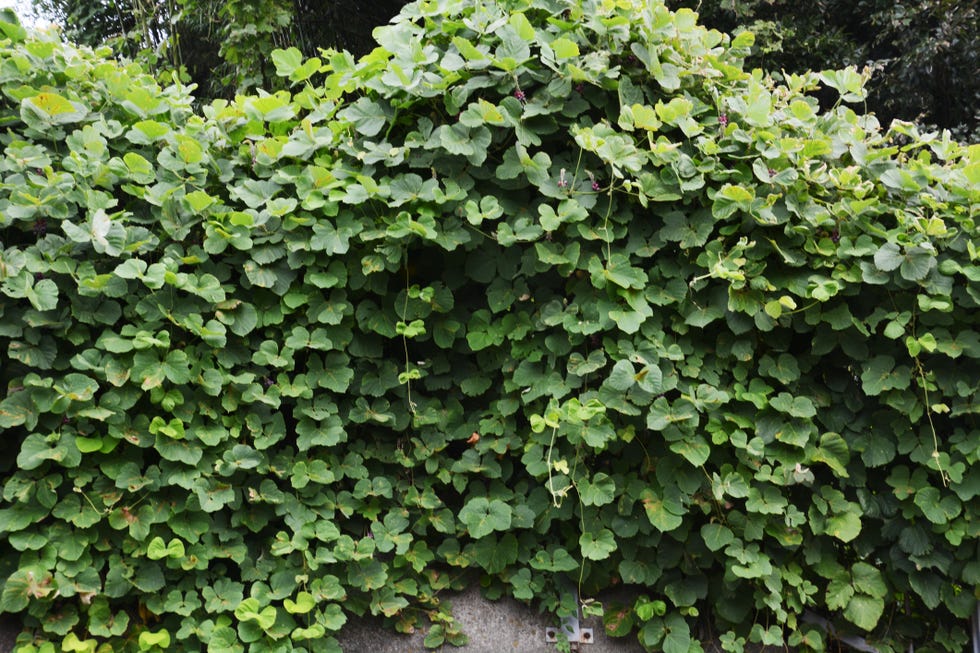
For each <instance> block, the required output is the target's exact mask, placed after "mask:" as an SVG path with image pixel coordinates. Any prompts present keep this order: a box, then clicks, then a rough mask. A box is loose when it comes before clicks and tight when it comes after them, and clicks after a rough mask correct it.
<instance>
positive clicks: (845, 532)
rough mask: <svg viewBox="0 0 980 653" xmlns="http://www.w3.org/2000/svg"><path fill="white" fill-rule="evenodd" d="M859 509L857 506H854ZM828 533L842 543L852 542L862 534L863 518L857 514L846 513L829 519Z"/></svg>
mask: <svg viewBox="0 0 980 653" xmlns="http://www.w3.org/2000/svg"><path fill="white" fill-rule="evenodd" d="M854 508H855V509H857V506H854ZM825 530H826V532H827V534H828V535H832V536H833V537H836V538H837V539H838V540H840V541H841V542H850V541H851V540H853V539H854V538H856V537H857V536H858V534H859V533H860V532H861V517H860V515H858V514H857V513H856V512H845V513H842V514H838V515H834V516H832V517H829V518H827V526H826V529H825Z"/></svg>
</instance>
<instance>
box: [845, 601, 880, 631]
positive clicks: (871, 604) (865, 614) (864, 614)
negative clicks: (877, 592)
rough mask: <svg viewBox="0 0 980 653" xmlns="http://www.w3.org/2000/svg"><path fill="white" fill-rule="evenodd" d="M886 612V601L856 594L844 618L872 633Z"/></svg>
mask: <svg viewBox="0 0 980 653" xmlns="http://www.w3.org/2000/svg"><path fill="white" fill-rule="evenodd" d="M884 612H885V601H884V599H881V598H878V597H874V596H868V595H866V594H855V595H854V596H852V597H851V600H850V601H848V602H847V607H846V608H845V609H844V618H845V619H847V620H848V621H850V622H851V623H852V624H854V625H855V626H857V627H858V628H861V629H862V630H865V631H871V630H874V628H875V626H877V625H878V621H879V620H880V619H881V615H882V614H884Z"/></svg>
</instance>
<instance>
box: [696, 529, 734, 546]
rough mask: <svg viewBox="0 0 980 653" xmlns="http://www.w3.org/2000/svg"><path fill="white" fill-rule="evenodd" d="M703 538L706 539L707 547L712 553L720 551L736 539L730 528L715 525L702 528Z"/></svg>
mask: <svg viewBox="0 0 980 653" xmlns="http://www.w3.org/2000/svg"><path fill="white" fill-rule="evenodd" d="M701 537H702V538H703V539H704V544H705V546H707V547H708V549H709V550H711V551H720V550H721V549H723V548H725V547H726V546H728V545H729V544H730V543H731V542H732V541H733V540H734V539H735V535H734V534H733V533H732V531H731V529H730V528H728V527H727V526H723V525H721V524H715V523H709V524H705V525H704V526H702V527H701Z"/></svg>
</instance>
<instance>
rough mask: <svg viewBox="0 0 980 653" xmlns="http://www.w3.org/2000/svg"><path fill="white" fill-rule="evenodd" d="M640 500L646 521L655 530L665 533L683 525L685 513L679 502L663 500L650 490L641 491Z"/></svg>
mask: <svg viewBox="0 0 980 653" xmlns="http://www.w3.org/2000/svg"><path fill="white" fill-rule="evenodd" d="M640 500H641V501H642V502H643V510H644V512H645V513H646V516H647V519H649V520H650V523H651V524H652V525H653V526H654V528H656V529H657V530H659V531H661V532H663V533H667V532H670V531H672V530H675V529H677V528H679V527H680V525H681V524H683V523H684V517H683V515H684V512H685V511H684V509H683V507H682V506H681V504H680V502H678V501H676V500H674V499H667V498H664V497H662V496H661V495H660V494H658V493H657V492H655V491H654V490H652V489H650V488H647V489H644V490H643V492H642V493H641V494H640Z"/></svg>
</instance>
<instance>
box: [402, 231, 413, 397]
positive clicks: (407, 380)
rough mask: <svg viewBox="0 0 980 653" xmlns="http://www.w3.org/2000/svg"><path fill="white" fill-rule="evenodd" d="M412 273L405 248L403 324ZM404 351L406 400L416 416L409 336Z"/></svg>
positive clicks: (404, 343)
mask: <svg viewBox="0 0 980 653" xmlns="http://www.w3.org/2000/svg"><path fill="white" fill-rule="evenodd" d="M411 281H412V277H411V272H410V271H409V269H408V247H406V248H405V305H404V306H403V307H402V322H405V321H407V318H406V316H407V315H408V290H409V288H410V286H411ZM402 349H403V350H404V351H405V377H406V378H405V399H406V401H408V412H410V413H411V414H413V415H414V414H415V402H414V401H412V379H411V378H409V376H408V374H409V372H410V371H411V370H410V368H411V361H410V360H409V356H408V336H406V335H405V334H404V333H403V334H402Z"/></svg>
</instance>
